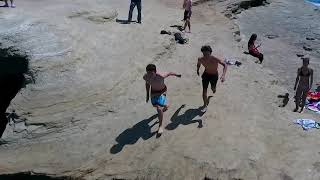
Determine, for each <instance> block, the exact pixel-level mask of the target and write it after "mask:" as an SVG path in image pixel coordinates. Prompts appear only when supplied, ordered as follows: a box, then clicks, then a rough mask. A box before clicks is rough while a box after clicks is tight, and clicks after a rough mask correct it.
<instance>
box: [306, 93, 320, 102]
mask: <svg viewBox="0 0 320 180" xmlns="http://www.w3.org/2000/svg"><path fill="white" fill-rule="evenodd" d="M307 97H308V99H312V100H316V101H320V92H311V91H309V92H308V96H307Z"/></svg>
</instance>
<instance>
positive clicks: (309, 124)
mask: <svg viewBox="0 0 320 180" xmlns="http://www.w3.org/2000/svg"><path fill="white" fill-rule="evenodd" d="M293 123H295V124H299V125H301V126H302V128H303V130H306V131H307V130H309V129H312V128H317V129H319V128H320V124H319V123H318V122H316V121H315V120H312V119H297V120H296V121H295V122H293Z"/></svg>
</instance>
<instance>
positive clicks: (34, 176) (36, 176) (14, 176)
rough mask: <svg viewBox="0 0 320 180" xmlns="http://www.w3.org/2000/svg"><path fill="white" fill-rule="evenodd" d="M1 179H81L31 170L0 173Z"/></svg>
mask: <svg viewBox="0 0 320 180" xmlns="http://www.w3.org/2000/svg"><path fill="white" fill-rule="evenodd" d="M0 179H1V180H81V179H79V178H73V177H66V176H61V177H57V176H49V175H46V174H38V173H33V172H20V173H14V174H2V175H0Z"/></svg>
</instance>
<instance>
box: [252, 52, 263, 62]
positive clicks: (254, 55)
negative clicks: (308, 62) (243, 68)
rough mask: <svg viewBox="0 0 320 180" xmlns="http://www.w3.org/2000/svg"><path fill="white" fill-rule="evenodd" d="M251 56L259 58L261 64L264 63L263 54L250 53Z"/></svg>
mask: <svg viewBox="0 0 320 180" xmlns="http://www.w3.org/2000/svg"><path fill="white" fill-rule="evenodd" d="M249 54H250V55H251V56H253V57H256V58H258V59H259V62H260V63H262V61H263V55H262V54H261V53H259V52H255V51H249ZM257 62H258V61H256V63H257Z"/></svg>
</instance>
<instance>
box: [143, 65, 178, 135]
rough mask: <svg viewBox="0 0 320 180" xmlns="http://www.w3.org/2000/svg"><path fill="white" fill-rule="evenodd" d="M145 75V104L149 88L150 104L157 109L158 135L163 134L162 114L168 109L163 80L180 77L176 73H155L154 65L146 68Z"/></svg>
mask: <svg viewBox="0 0 320 180" xmlns="http://www.w3.org/2000/svg"><path fill="white" fill-rule="evenodd" d="M146 71H147V73H146V74H145V75H144V76H143V79H144V80H145V81H146V92H147V96H146V102H148V101H149V93H150V87H151V103H152V105H153V107H155V108H156V109H157V112H158V115H159V129H158V134H162V133H163V112H165V111H166V110H167V109H168V107H169V106H168V103H167V97H166V92H167V86H166V85H165V84H164V79H165V78H167V77H169V76H176V77H181V75H180V74H176V73H172V72H170V73H160V72H157V69H156V66H155V65H154V64H148V65H147V67H146Z"/></svg>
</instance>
